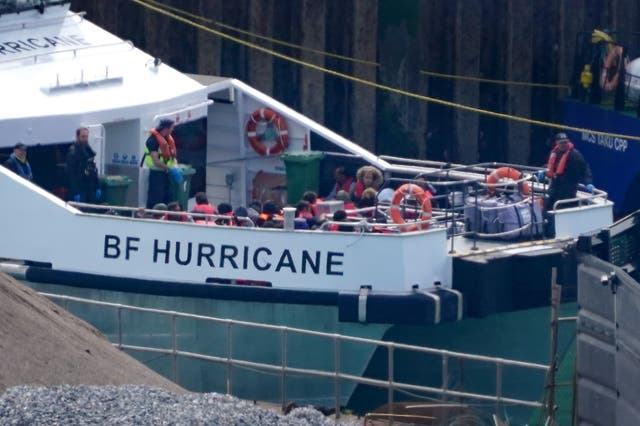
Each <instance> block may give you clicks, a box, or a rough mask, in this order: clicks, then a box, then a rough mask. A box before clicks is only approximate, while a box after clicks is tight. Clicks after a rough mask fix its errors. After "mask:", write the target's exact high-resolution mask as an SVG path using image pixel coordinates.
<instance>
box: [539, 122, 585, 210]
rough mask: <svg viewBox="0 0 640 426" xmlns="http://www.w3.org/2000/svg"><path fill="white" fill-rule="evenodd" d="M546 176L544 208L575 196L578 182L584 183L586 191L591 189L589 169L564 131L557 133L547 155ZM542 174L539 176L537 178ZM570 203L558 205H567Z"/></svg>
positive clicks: (546, 208) (547, 208)
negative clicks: (547, 179) (547, 183)
mask: <svg viewBox="0 0 640 426" xmlns="http://www.w3.org/2000/svg"><path fill="white" fill-rule="evenodd" d="M547 167H548V170H547V173H546V177H548V178H549V180H550V183H549V192H548V195H549V196H548V198H547V199H546V201H545V210H550V209H553V204H554V203H555V202H556V201H558V200H565V199H569V198H575V196H576V193H577V191H578V183H583V184H585V185H586V189H587V191H593V189H594V188H593V185H592V184H591V169H590V168H589V164H587V162H586V161H585V159H584V157H583V156H582V154H580V152H579V151H578V150H577V149H575V147H574V146H573V144H572V143H571V141H570V140H569V138H568V137H567V135H566V133H558V134H557V135H556V138H555V147H554V148H553V150H551V154H550V155H549V162H548V164H547ZM540 177H541V178H544V176H539V178H540ZM569 206H571V205H570V204H565V205H561V206H559V207H560V208H563V207H569Z"/></svg>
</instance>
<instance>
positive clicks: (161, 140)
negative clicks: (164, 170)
mask: <svg viewBox="0 0 640 426" xmlns="http://www.w3.org/2000/svg"><path fill="white" fill-rule="evenodd" d="M151 134H152V135H153V136H155V138H156V140H157V141H158V146H159V148H160V151H159V154H160V157H161V159H162V161H164V162H165V163H169V161H170V160H173V159H176V158H178V150H177V149H176V141H174V140H173V136H171V135H168V136H167V137H166V139H165V137H164V136H162V134H161V133H160V132H159V131H157V130H156V129H151Z"/></svg>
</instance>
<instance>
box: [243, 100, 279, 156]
mask: <svg viewBox="0 0 640 426" xmlns="http://www.w3.org/2000/svg"><path fill="white" fill-rule="evenodd" d="M258 124H265V125H266V128H265V130H264V131H262V132H261V133H260V134H259V133H258V132H257V130H258ZM269 129H273V130H275V138H274V140H275V143H274V144H272V145H271V146H266V145H265V144H264V143H263V142H262V141H263V140H264V136H265V134H267V133H268V132H269ZM247 137H248V138H249V144H250V145H251V147H252V148H253V150H254V151H255V152H257V153H258V154H260V155H266V156H269V155H275V154H279V153H281V152H282V151H284V150H285V149H286V148H287V147H288V146H289V133H288V132H287V126H286V124H285V123H284V120H283V119H282V117H280V116H279V115H278V114H277V113H276V112H275V111H273V110H271V109H269V108H260V109H257V110H255V111H253V113H251V115H250V116H249V121H248V122H247Z"/></svg>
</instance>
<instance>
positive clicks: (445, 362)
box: [40, 293, 549, 416]
mask: <svg viewBox="0 0 640 426" xmlns="http://www.w3.org/2000/svg"><path fill="white" fill-rule="evenodd" d="M40 294H41V295H43V296H45V297H48V298H50V299H53V300H59V301H62V306H63V307H64V308H65V309H67V308H68V303H69V302H74V303H81V304H85V305H96V306H104V307H111V308H113V309H115V310H116V316H117V341H116V342H113V343H112V344H113V345H114V346H116V347H118V348H119V349H125V350H131V351H141V352H149V353H157V354H164V355H169V356H171V359H172V376H173V377H172V379H173V380H174V381H176V380H177V377H178V373H177V359H178V357H179V356H180V357H186V358H191V359H198V360H204V361H209V362H215V363H222V364H226V366H227V379H226V391H227V393H228V394H230V393H231V389H232V380H233V376H232V372H231V368H232V367H234V366H237V367H245V368H253V369H257V370H263V371H270V372H275V373H280V380H281V395H280V399H281V401H282V406H283V407H284V406H285V404H286V403H287V395H286V381H287V375H288V374H289V375H291V374H297V375H306V376H312V377H323V378H329V379H333V380H334V397H335V409H336V416H339V413H340V381H341V380H346V381H351V382H355V383H359V384H365V385H370V386H375V387H380V388H386V389H387V391H388V392H387V402H388V404H389V407H391V406H392V404H393V401H394V391H405V392H422V393H426V394H435V395H439V396H441V397H442V398H443V399H446V398H447V397H457V398H466V399H473V400H478V401H485V402H493V403H495V406H496V410H500V409H501V408H502V405H503V404H510V405H520V406H525V407H532V408H540V407H543V403H542V402H539V401H531V400H523V399H518V398H510V397H506V396H504V395H503V394H502V383H503V369H504V367H505V366H511V367H518V368H523V369H527V370H536V371H542V372H545V373H548V370H549V366H548V365H543V364H535V363H529V362H523V361H516V360H511V359H504V358H493V357H488V356H482V355H474V354H469V353H463V352H454V351H447V350H442V349H434V348H428V347H422V346H414V345H407V344H402V343H394V342H387V341H382V340H373V339H366V338H361V337H354V336H346V335H340V334H335V333H323V332H319V331H313V330H306V329H300V328H292V327H285V326H277V325H271V324H262V323H255V322H248V321H238V320H231V319H223V318H215V317H209V316H204V315H196V314H189V313H182V312H175V311H167V310H161V309H152V308H143V307H138V306H130V305H123V304H117V303H109V302H101V301H96V300H90V299H83V298H79V297H72V296H63V295H57V294H50V293H40ZM122 311H135V312H145V313H152V314H157V315H162V316H168V317H170V318H171V326H170V327H171V330H170V334H171V342H172V343H171V348H157V347H149V346H136V345H127V344H124V343H123V342H122V335H123V323H122ZM178 318H189V319H194V320H200V321H207V322H213V323H218V324H225V325H226V342H225V346H226V356H211V355H204V354H198V353H193V352H187V351H182V350H179V349H178V344H177V333H176V320H177V319H178ZM234 326H242V327H249V328H253V329H263V330H272V331H279V332H280V336H281V339H280V346H281V348H280V349H281V360H282V362H281V364H268V363H261V362H252V361H246V360H241V359H236V358H233V357H232V353H233V328H234ZM290 334H294V335H307V336H316V337H321V338H326V339H328V340H330V341H332V342H333V348H334V351H333V352H334V358H335V359H334V370H332V371H327V370H317V369H309V368H294V367H290V366H288V365H287V357H286V353H287V336H288V335H290ZM342 342H357V343H364V344H371V345H375V346H376V347H384V348H386V349H387V354H388V355H387V363H388V375H387V380H379V379H371V378H366V377H361V376H356V375H353V374H345V373H342V372H341V367H340V365H341V355H340V353H341V351H340V345H341V343H342ZM396 350H406V351H411V352H417V353H421V354H425V355H426V354H429V355H439V356H440V358H441V365H442V386H441V387H439V388H437V387H432V386H421V385H415V384H409V383H401V382H397V381H395V378H394V365H395V362H394V353H395V351H396ZM452 358H453V359H458V360H470V361H477V362H482V363H487V364H492V365H494V366H495V383H496V390H495V395H485V394H479V393H472V392H463V391H460V390H455V389H450V388H449V387H448V383H449V361H450V359H452ZM541 393H542V390H541ZM497 412H498V411H497Z"/></svg>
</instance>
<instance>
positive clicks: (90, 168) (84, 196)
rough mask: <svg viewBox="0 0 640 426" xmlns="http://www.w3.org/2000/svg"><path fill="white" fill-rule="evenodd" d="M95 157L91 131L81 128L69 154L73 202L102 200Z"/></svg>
mask: <svg viewBox="0 0 640 426" xmlns="http://www.w3.org/2000/svg"><path fill="white" fill-rule="evenodd" d="M95 156H96V153H95V151H94V150H93V149H92V148H91V147H90V146H89V129H87V128H86V127H80V128H79V129H77V130H76V141H75V142H74V143H73V145H71V147H70V148H69V152H68V153H67V175H68V177H69V195H70V198H71V200H73V201H81V202H85V203H95V202H97V201H99V200H100V197H101V195H102V192H101V191H100V188H99V182H98V169H97V168H96V163H95Z"/></svg>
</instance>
